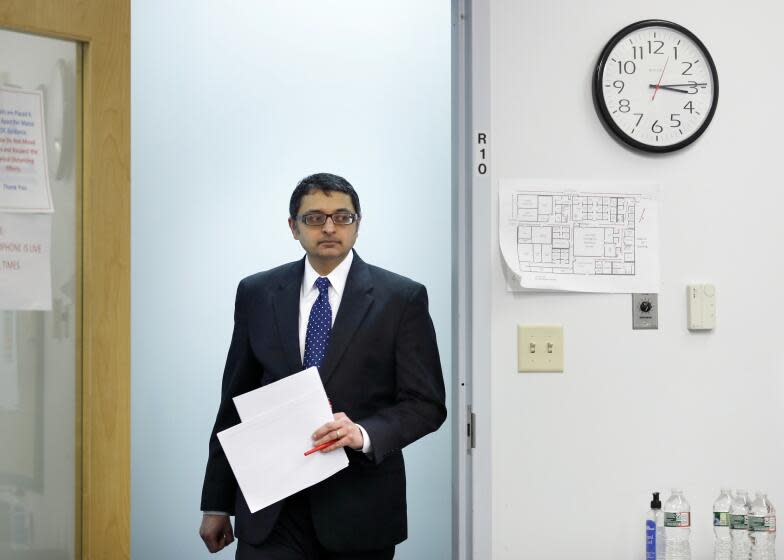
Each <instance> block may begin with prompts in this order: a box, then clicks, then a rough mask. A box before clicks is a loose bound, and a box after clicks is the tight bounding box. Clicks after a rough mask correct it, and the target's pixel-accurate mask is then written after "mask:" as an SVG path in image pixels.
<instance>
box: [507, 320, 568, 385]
mask: <svg viewBox="0 0 784 560" xmlns="http://www.w3.org/2000/svg"><path fill="white" fill-rule="evenodd" d="M563 351H564V345H563V326H562V325H518V326H517V371H519V372H521V373H530V372H562V371H563V370H564V354H563Z"/></svg>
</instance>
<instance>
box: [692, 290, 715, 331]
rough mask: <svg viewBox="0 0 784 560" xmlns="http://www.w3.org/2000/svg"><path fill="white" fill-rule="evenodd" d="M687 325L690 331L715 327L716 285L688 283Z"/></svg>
mask: <svg viewBox="0 0 784 560" xmlns="http://www.w3.org/2000/svg"><path fill="white" fill-rule="evenodd" d="M686 298H687V307H688V318H687V321H688V327H689V330H692V331H709V330H711V329H713V328H715V327H716V286H714V285H713V284H689V285H688V286H686Z"/></svg>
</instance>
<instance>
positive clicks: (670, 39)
mask: <svg viewBox="0 0 784 560" xmlns="http://www.w3.org/2000/svg"><path fill="white" fill-rule="evenodd" d="M593 88H594V100H595V102H596V105H597V110H598V112H599V114H600V116H601V117H602V119H603V120H604V122H605V124H606V125H607V127H608V128H609V129H610V130H611V131H612V132H613V133H615V134H616V135H617V136H618V137H619V138H620V139H621V140H623V141H624V142H626V143H627V144H629V145H631V146H633V147H635V148H639V149H642V150H647V151H651V152H670V151H673V150H677V149H680V148H683V147H684V146H687V145H688V144H690V143H691V142H693V141H694V140H696V139H697V137H699V136H700V135H701V134H702V133H703V132H704V131H705V129H706V128H707V126H708V124H709V123H710V121H711V119H712V118H713V113H714V112H715V110H716V104H717V102H718V96H719V80H718V76H717V74H716V67H715V66H714V64H713V59H712V58H711V56H710V54H709V53H708V51H707V49H706V48H705V46H704V45H703V44H702V42H700V40H699V39H698V38H697V37H696V36H695V35H694V34H693V33H691V32H690V31H688V30H687V29H685V28H683V27H681V26H680V25H677V24H674V23H671V22H667V21H660V20H646V21H641V22H637V23H634V24H632V25H630V26H628V27H626V28H624V29H622V30H621V31H620V32H618V33H617V34H616V35H615V37H613V38H612V39H611V40H610V42H609V43H608V44H607V46H606V47H605V48H604V51H603V52H602V55H601V57H600V58H599V62H598V64H597V66H596V73H595V75H594V84H593Z"/></svg>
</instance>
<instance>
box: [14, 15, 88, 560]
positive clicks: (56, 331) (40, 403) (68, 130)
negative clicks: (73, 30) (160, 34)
mask: <svg viewBox="0 0 784 560" xmlns="http://www.w3.org/2000/svg"><path fill="white" fill-rule="evenodd" d="M78 64H79V45H78V44H77V43H75V42H72V41H62V40H57V39H50V38H45V37H40V36H36V35H30V34H26V33H18V32H14V31H8V30H3V29H0V88H2V89H3V90H19V91H40V92H42V94H43V95H42V98H43V120H44V125H45V126H44V129H45V132H46V136H45V139H44V142H43V143H44V144H45V145H46V151H47V155H48V164H47V167H48V177H49V184H50V188H51V194H52V203H53V206H54V213H53V214H52V215H51V259H50V260H51V310H48V311H36V310H29V309H20V308H19V306H18V305H12V304H8V303H7V302H8V301H9V299H11V298H8V297H4V296H3V294H2V293H0V558H2V559H9V560H16V559H51V560H59V559H72V558H74V557H75V554H76V550H77V545H78V542H77V531H78V529H79V524H78V521H77V520H78V519H79V515H80V513H79V512H80V508H79V502H78V499H79V498H78V495H79V493H78V488H79V487H78V480H80V478H81V476H80V473H79V454H78V453H77V445H78V443H79V440H78V437H77V434H78V425H79V417H78V415H77V413H78V402H79V401H78V390H77V388H78V385H79V377H78V371H77V343H78V342H79V340H78V338H79V331H80V327H79V317H78V313H77V311H78V302H79V297H80V290H79V286H80V277H81V275H80V263H79V261H78V255H79V239H80V238H79V236H78V235H77V231H78V229H77V228H78V223H79V215H80V212H79V207H80V206H79V196H78V190H77V184H78V177H77V171H78V170H79V166H77V159H76V158H77V154H78V152H79V150H78V149H77V138H78V136H77V126H76V123H77V114H78V107H79V106H80V103H81V101H80V99H79V98H78V91H79V89H78V88H77V76H79V75H80V74H79V73H78V72H77V69H78ZM0 109H2V107H0ZM0 118H2V115H0ZM0 128H2V123H0ZM5 145H6V146H7V144H5ZM0 146H4V143H2V142H0ZM0 150H2V148H0ZM4 162H5V163H7V162H8V160H4ZM4 162H1V161H0V165H3V163H4ZM2 214H3V215H5V214H7V213H5V212H4V213H2ZM3 215H0V220H2V218H3ZM15 215H16V216H21V214H15ZM24 216H26V218H22V219H30V220H35V219H41V214H32V215H31V214H25V215H24ZM6 219H11V218H9V217H8V216H6ZM0 242H2V237H0ZM1 257H2V255H1V254H0V258H1ZM6 266H7V267H11V268H12V265H10V264H9V265H6ZM17 272H18V271H17ZM4 273H6V274H8V273H9V272H8V270H7V269H6V270H4V269H3V264H2V262H0V290H2V289H3V285H4V284H3V282H2V281H1V280H2V275H3V274H4ZM40 280H41V279H40V277H39V278H37V279H36V278H31V282H35V281H40ZM6 289H8V288H7V287H6ZM7 295H8V294H6V296H7ZM4 302H6V303H4Z"/></svg>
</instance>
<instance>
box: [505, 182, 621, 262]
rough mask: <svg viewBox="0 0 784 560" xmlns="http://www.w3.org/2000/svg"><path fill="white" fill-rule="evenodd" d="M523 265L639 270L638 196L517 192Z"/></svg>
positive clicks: (519, 247)
mask: <svg viewBox="0 0 784 560" xmlns="http://www.w3.org/2000/svg"><path fill="white" fill-rule="evenodd" d="M514 197H515V201H514V207H515V212H516V215H517V220H518V221H519V224H518V226H517V255H518V258H519V260H520V268H521V269H527V270H529V271H540V272H553V273H556V274H564V273H566V274H569V273H578V274H634V244H635V236H634V232H635V229H634V226H635V206H636V205H635V199H634V198H633V197H620V196H610V195H604V196H602V195H595V196H594V195H577V194H575V195H572V194H562V195H552V194H547V193H516V194H515V195H514Z"/></svg>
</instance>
